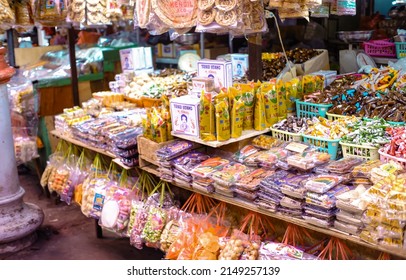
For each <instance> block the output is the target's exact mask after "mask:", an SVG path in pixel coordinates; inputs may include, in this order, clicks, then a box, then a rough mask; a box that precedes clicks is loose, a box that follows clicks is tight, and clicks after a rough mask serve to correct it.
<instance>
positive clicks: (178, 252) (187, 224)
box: [164, 193, 216, 260]
mask: <svg viewBox="0 0 406 280" xmlns="http://www.w3.org/2000/svg"><path fill="white" fill-rule="evenodd" d="M215 205H216V203H215V201H214V200H213V199H212V198H210V197H208V196H204V195H201V194H198V193H193V194H192V195H191V196H190V197H189V198H188V200H187V201H186V202H185V204H184V205H183V206H182V208H181V211H182V212H183V213H185V214H183V215H181V217H180V218H181V219H179V220H178V221H176V222H173V223H176V226H177V227H179V228H180V230H178V231H177V233H178V234H176V236H174V238H173V239H172V242H171V244H165V245H164V246H165V247H164V249H165V250H166V252H167V254H166V259H171V260H176V259H179V258H181V259H191V258H192V254H193V250H192V248H194V247H193V246H194V245H196V241H197V237H196V232H197V229H198V228H199V223H198V221H199V219H201V217H202V216H205V215H206V213H209V212H210V211H211V210H212V209H213V208H214V207H215ZM186 213H187V214H186ZM174 235H175V234H174ZM166 245H169V247H167V246H166Z"/></svg>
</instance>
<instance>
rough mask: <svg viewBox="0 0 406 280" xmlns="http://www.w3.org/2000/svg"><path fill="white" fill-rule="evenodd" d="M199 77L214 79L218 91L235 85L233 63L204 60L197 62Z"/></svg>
mask: <svg viewBox="0 0 406 280" xmlns="http://www.w3.org/2000/svg"><path fill="white" fill-rule="evenodd" d="M197 76H198V77H208V78H213V79H214V87H215V89H216V90H220V89H221V88H229V87H231V86H232V85H233V66H232V63H231V61H221V60H210V59H202V60H199V61H198V62H197Z"/></svg>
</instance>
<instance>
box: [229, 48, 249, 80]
mask: <svg viewBox="0 0 406 280" xmlns="http://www.w3.org/2000/svg"><path fill="white" fill-rule="evenodd" d="M231 62H232V64H233V77H244V76H245V74H246V73H247V71H248V54H243V53H233V54H231Z"/></svg>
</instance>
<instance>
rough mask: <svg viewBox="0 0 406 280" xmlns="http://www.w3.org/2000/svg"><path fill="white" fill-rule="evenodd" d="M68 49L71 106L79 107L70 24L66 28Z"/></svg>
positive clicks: (74, 54) (76, 72)
mask: <svg viewBox="0 0 406 280" xmlns="http://www.w3.org/2000/svg"><path fill="white" fill-rule="evenodd" d="M68 47H69V61H70V73H71V86H72V96H73V105H74V106H79V105H80V104H79V103H80V101H79V79H78V70H77V66H76V52H75V29H74V27H73V25H72V24H71V25H70V26H69V28H68Z"/></svg>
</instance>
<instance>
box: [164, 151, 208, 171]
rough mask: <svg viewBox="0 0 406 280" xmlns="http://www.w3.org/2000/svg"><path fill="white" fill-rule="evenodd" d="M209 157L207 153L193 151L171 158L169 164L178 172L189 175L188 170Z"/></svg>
mask: <svg viewBox="0 0 406 280" xmlns="http://www.w3.org/2000/svg"><path fill="white" fill-rule="evenodd" d="M209 158H210V156H209V155H206V154H203V153H200V152H194V151H193V152H189V153H187V154H185V155H182V156H180V157H177V158H175V159H173V160H172V161H171V165H172V166H173V167H174V168H175V169H177V170H179V171H180V172H182V173H185V174H187V175H190V171H191V170H192V169H193V168H194V167H196V165H198V164H200V163H202V162H203V161H205V160H208V159H209Z"/></svg>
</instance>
